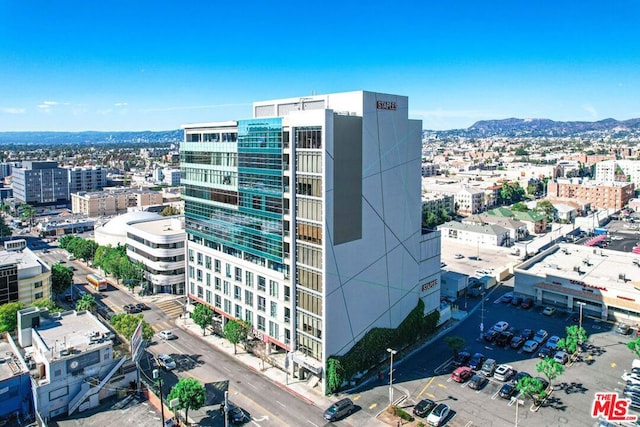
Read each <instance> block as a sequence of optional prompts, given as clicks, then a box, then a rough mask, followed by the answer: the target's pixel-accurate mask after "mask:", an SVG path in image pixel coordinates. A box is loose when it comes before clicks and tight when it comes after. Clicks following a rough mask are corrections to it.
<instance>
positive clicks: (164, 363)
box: [158, 354, 176, 371]
mask: <svg viewBox="0 0 640 427" xmlns="http://www.w3.org/2000/svg"><path fill="white" fill-rule="evenodd" d="M158 364H159V365H160V367H162V368H164V369H166V370H168V371H170V370H172V369H175V368H176V361H175V360H173V358H172V357H171V356H169V355H168V354H159V355H158Z"/></svg>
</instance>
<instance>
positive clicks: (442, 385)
mask: <svg viewBox="0 0 640 427" xmlns="http://www.w3.org/2000/svg"><path fill="white" fill-rule="evenodd" d="M438 387H442V388H447V386H446V385H444V384H440V383H438Z"/></svg>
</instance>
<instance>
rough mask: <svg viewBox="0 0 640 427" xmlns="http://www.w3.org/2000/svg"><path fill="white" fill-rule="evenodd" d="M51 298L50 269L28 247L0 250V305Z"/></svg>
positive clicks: (29, 302) (28, 302) (26, 303)
mask: <svg viewBox="0 0 640 427" xmlns="http://www.w3.org/2000/svg"><path fill="white" fill-rule="evenodd" d="M43 298H47V299H49V298H51V269H50V268H49V266H47V264H46V263H44V262H43V261H42V260H41V259H40V258H39V257H38V256H37V255H36V254H34V253H33V252H32V251H31V250H30V249H28V248H24V249H22V250H20V251H0V305H1V304H6V303H8V302H22V303H24V304H25V305H30V304H32V303H33V302H35V301H38V300H41V299H43Z"/></svg>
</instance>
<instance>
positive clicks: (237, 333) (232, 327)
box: [222, 319, 249, 354]
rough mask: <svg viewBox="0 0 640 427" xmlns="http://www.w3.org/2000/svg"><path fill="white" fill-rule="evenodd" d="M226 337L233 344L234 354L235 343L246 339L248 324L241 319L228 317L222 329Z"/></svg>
mask: <svg viewBox="0 0 640 427" xmlns="http://www.w3.org/2000/svg"><path fill="white" fill-rule="evenodd" d="M222 333H224V336H225V338H226V339H228V340H229V342H230V343H231V344H233V354H236V345H237V344H238V343H239V342H241V341H244V340H246V339H247V334H248V333H249V328H248V325H247V324H246V323H245V322H243V321H242V320H236V319H229V320H227V323H226V324H225V325H224V328H223V330H222Z"/></svg>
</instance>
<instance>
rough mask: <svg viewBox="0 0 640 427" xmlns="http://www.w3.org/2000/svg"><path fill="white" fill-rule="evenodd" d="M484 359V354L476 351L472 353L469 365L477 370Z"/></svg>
mask: <svg viewBox="0 0 640 427" xmlns="http://www.w3.org/2000/svg"><path fill="white" fill-rule="evenodd" d="M485 359H486V357H484V354H482V353H476V354H474V355H473V357H472V358H471V360H469V367H470V368H471V369H473V370H474V371H477V370H478V369H480V368H481V367H482V364H483V363H484V361H485Z"/></svg>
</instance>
